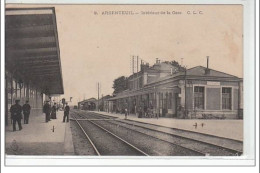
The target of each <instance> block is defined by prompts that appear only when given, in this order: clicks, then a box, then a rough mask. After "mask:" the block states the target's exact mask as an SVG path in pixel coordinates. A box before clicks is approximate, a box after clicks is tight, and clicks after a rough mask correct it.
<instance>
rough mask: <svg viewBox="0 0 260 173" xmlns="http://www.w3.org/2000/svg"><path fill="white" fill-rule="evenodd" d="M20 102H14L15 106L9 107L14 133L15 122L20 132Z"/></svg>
mask: <svg viewBox="0 0 260 173" xmlns="http://www.w3.org/2000/svg"><path fill="white" fill-rule="evenodd" d="M19 102H20V100H15V104H14V105H12V106H11V108H10V112H11V118H12V120H13V131H16V122H17V123H18V126H19V130H22V124H21V119H22V106H21V105H20V104H19Z"/></svg>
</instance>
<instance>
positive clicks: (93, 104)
mask: <svg viewBox="0 0 260 173" xmlns="http://www.w3.org/2000/svg"><path fill="white" fill-rule="evenodd" d="M78 109H81V110H90V111H94V110H96V109H97V99H95V98H93V97H92V98H90V99H86V100H83V101H81V102H78Z"/></svg>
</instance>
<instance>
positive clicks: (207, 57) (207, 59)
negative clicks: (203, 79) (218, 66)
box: [207, 56, 209, 69]
mask: <svg viewBox="0 0 260 173" xmlns="http://www.w3.org/2000/svg"><path fill="white" fill-rule="evenodd" d="M208 68H209V56H207V69H208Z"/></svg>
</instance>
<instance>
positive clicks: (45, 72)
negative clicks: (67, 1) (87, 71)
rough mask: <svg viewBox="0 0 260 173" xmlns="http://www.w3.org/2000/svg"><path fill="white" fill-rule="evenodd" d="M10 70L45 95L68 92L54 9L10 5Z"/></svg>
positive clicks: (7, 57) (7, 39) (7, 20)
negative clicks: (64, 82) (63, 77)
mask: <svg viewBox="0 0 260 173" xmlns="http://www.w3.org/2000/svg"><path fill="white" fill-rule="evenodd" d="M5 45H6V48H5V61H6V62H5V64H6V71H9V72H10V73H12V75H13V76H14V77H15V78H16V79H18V78H19V79H21V80H23V82H26V81H27V82H30V83H33V84H34V85H35V86H36V87H37V88H39V89H40V90H41V91H42V92H43V93H45V94H64V89H63V79H62V70H61V62H60V49H59V40H58V32H57V23H56V15H55V9H54V8H7V9H6V11H5Z"/></svg>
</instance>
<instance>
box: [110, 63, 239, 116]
mask: <svg viewBox="0 0 260 173" xmlns="http://www.w3.org/2000/svg"><path fill="white" fill-rule="evenodd" d="M242 82H243V80H242V79H241V78H238V77H236V76H233V75H230V74H226V73H223V72H220V71H216V70H213V69H210V68H207V67H202V66H196V67H193V68H190V69H187V70H185V69H184V68H180V67H178V66H174V65H171V64H170V63H166V62H158V61H157V62H156V64H154V65H153V66H152V67H149V66H148V65H143V66H142V68H141V71H140V72H138V73H135V74H133V75H131V76H129V77H128V84H129V85H128V89H127V90H125V91H123V92H121V93H118V94H117V95H116V96H115V97H113V98H110V99H108V100H107V101H108V102H109V103H108V108H107V110H106V111H108V112H123V110H124V109H125V108H127V109H128V110H129V112H130V113H133V114H137V113H138V112H139V111H140V110H142V111H144V110H147V109H148V108H149V109H151V110H152V111H153V112H154V114H156V113H157V114H158V115H159V116H160V117H177V118H232V119H234V118H241V117H242V108H243V106H242Z"/></svg>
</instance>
